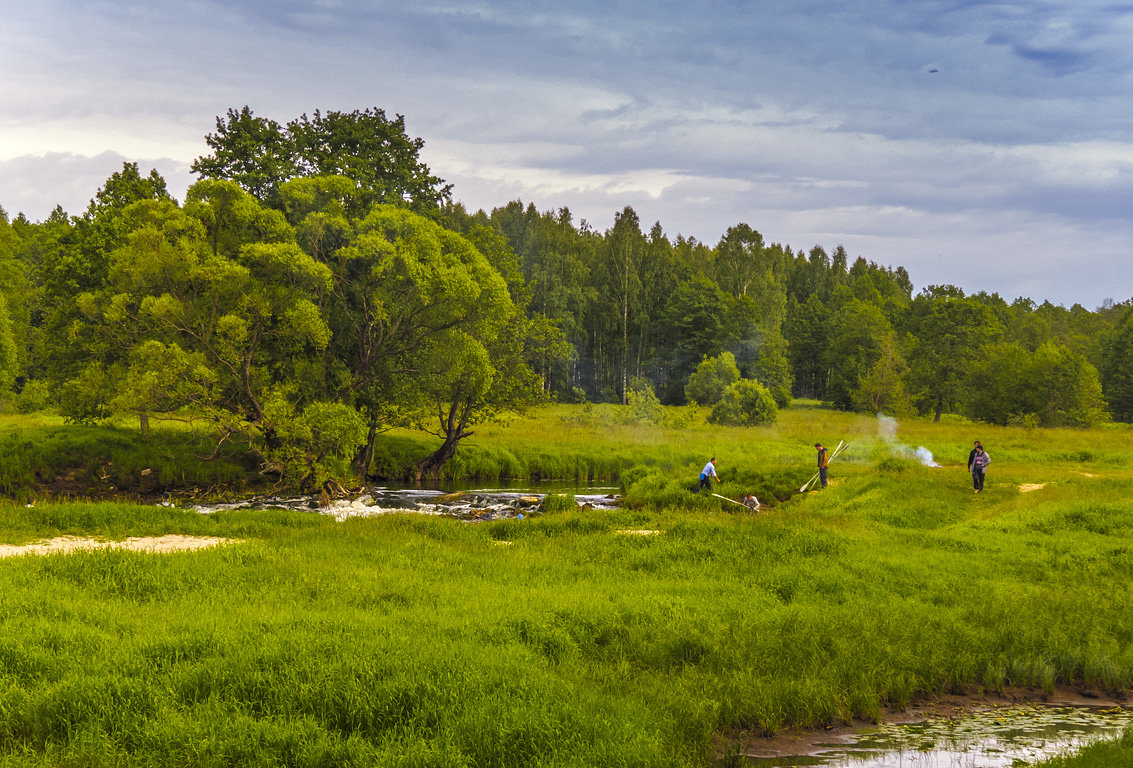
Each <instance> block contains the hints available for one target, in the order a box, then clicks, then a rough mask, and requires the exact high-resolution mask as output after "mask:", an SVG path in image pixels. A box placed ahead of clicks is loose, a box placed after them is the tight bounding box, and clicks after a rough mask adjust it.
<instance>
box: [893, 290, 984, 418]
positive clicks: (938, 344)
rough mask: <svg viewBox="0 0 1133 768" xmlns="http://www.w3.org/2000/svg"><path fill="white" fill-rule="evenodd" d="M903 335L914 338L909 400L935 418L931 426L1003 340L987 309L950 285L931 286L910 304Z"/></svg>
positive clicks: (910, 362) (911, 355)
mask: <svg viewBox="0 0 1133 768" xmlns="http://www.w3.org/2000/svg"><path fill="white" fill-rule="evenodd" d="M905 330H906V331H907V332H908V333H909V334H910V335H911V336H912V338H913V344H912V350H911V351H910V353H909V368H910V378H911V381H912V391H913V397H914V400H915V401H917V402H918V404H919V405H920V407H921V408H922V409H924V410H926V411H932V412H933V413H934V421H940V416H941V414H942V413H943V412H944V409H945V407H946V406H949V405H951V404H953V403H954V402H958V400H959V394H960V392H959V389H960V387H961V386H962V384H963V381H964V379H965V378H966V376H967V374H968V372H969V371H970V370H971V369H972V367H973V366H974V365H975V364H976V363H977V362H978V361H980V360H982V359H983V357H984V356H985V354H986V350H987V347H988V346H989V345H991V344H993V343H995V342H996V341H998V340H999V339H1000V337H1002V335H1003V326H1002V325H1001V324H1000V322H999V320H998V318H997V317H996V316H995V313H994V312H992V310H991V309H990V308H989V307H988V306H987V305H986V304H984V303H982V302H980V301H978V300H976V299H970V298H965V297H964V294H963V291H961V290H960V289H958V288H954V287H952V286H931V287H929V288H926V289H925V290H924V291H922V292H921V293H920V294H919V295H918V296H917V297H916V298H915V299H913V301H912V302H911V304H910V305H909V310H908V315H907V320H906V324H905Z"/></svg>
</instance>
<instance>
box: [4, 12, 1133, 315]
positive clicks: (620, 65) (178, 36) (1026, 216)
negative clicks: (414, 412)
mask: <svg viewBox="0 0 1133 768" xmlns="http://www.w3.org/2000/svg"><path fill="white" fill-rule="evenodd" d="M1131 34H1133V6H1129V5H1122V4H1115V3H1109V2H1105V1H1104V0H1074V1H1073V2H1071V1H1070V0H1035V1H1034V2H1027V3H1018V2H1003V1H1002V0H919V1H918V2H915V3H910V2H907V0H861V2H855V3H832V2H829V0H764V1H763V2H759V3H752V2H747V1H743V0H707V2H703V3H660V4H655V5H653V6H650V7H649V8H648V9H645V10H643V6H642V5H641V4H640V3H637V2H629V1H628V0H603V1H602V2H598V0H574V1H572V2H571V3H553V2H550V1H549V0H524V1H523V2H520V0H418V1H417V2H414V3H406V2H395V1H394V0H278V1H275V0H243V1H242V2H239V3H221V2H219V1H218V0H191V1H190V2H176V3H175V2H171V0H154V2H151V3H148V4H140V5H139V4H137V3H122V2H117V1H116V0H108V1H107V2H103V3H99V4H96V5H91V4H87V3H80V2H78V0H41V1H40V2H37V3H34V4H22V5H19V6H18V7H15V8H12V9H9V12H8V13H7V15H6V18H5V25H4V26H3V27H2V28H0V71H3V72H6V73H8V74H7V75H6V76H0V99H3V101H4V104H5V110H4V114H3V115H2V116H0V204H3V205H4V206H5V207H6V208H8V210H9V213H12V209H16V210H25V211H27V212H28V214H29V215H30V216H33V218H34V217H42V216H45V215H46V214H47V212H49V211H50V209H51V207H53V206H54V204H55V203H56V202H62V203H64V205H65V206H66V207H68V209H69V210H72V212H75V211H78V210H81V209H82V208H83V207H85V205H86V201H87V200H89V199H90V197H91V196H93V194H94V193H95V191H96V190H97V189H98V188H99V186H100V185H101V184H102V182H103V181H104V180H105V179H106V177H107V176H109V174H110V173H113V172H114V171H115V170H118V169H120V167H121V163H122V162H124V161H127V160H129V161H138V162H139V164H140V166H141V167H142V168H143V170H148V168H150V167H156V168H158V170H159V171H160V172H162V173H163V175H165V176H166V178H167V180H168V181H169V183H170V187H171V190H177V189H180V190H182V192H181V193H180V194H183V189H184V188H185V187H187V186H188V184H189V183H191V181H192V178H191V177H190V175H189V173H188V171H187V168H188V165H189V164H190V163H191V162H192V160H193V158H195V157H196V156H198V155H201V154H205V153H206V152H207V147H206V146H205V144H204V142H203V136H204V135H205V134H206V133H207V132H209V131H211V130H213V128H214V116H216V115H222V114H224V113H225V111H226V110H227V109H228V108H230V107H240V106H242V105H244V104H247V105H249V106H250V107H251V108H252V109H253V110H254V111H255V112H256V113H257V114H259V115H262V116H265V117H272V118H274V119H277V120H280V121H286V120H288V119H291V118H293V117H296V116H298V115H299V114H300V113H301V112H308V113H309V112H311V111H313V110H314V109H316V108H319V109H323V110H324V111H325V110H329V109H342V110H352V109H361V108H366V107H371V106H376V107H380V108H383V109H385V110H386V112H387V113H388V114H404V115H405V116H406V123H407V128H408V130H409V131H410V133H411V134H412V135H416V136H421V137H423V138H424V139H425V141H426V144H425V153H424V158H425V160H426V161H427V162H428V163H429V164H430V166H431V167H432V169H433V171H434V172H435V173H437V174H439V175H440V176H442V177H445V178H447V179H448V180H449V181H452V182H453V183H454V184H455V185H456V188H455V192H456V196H457V197H458V198H460V199H463V200H465V201H466V202H467V203H469V204H470V205H472V206H473V207H487V208H490V207H492V206H495V205H502V204H503V203H505V202H507V201H508V200H511V199H515V198H522V199H524V200H525V201H529V200H530V201H533V202H535V203H536V205H537V206H538V207H540V208H542V209H553V208H559V207H562V206H569V207H570V208H571V210H572V211H574V212H575V214H576V218H587V219H588V220H589V221H591V222H593V223H594V224H595V226H596V227H598V228H600V229H601V228H605V227H607V226H609V225H610V224H612V219H613V214H614V212H616V211H619V210H621V208H622V207H623V206H624V205H627V204H630V205H633V206H634V207H635V208H636V209H637V211H638V213H639V214H640V216H641V219H642V221H643V222H645V221H649V222H652V221H657V220H659V221H661V223H662V225H663V226H664V228H665V229H666V231H668V232H669V233H670V234H675V233H681V234H684V235H687V236H695V237H697V238H698V239H701V240H703V241H706V242H714V241H715V240H716V239H717V238H718V237H719V236H720V235H721V234H722V233H723V232H724V230H725V229H726V228H727V227H728V226H731V225H733V224H736V223H738V222H740V221H745V222H747V223H749V224H750V225H752V226H754V227H756V228H758V229H760V230H761V231H762V232H763V233H764V234H765V236H766V237H767V238H768V239H769V240H772V241H779V242H784V243H787V244H790V245H792V246H794V247H805V248H809V247H810V246H811V245H814V244H822V245H824V246H826V247H828V248H829V247H833V246H834V245H837V244H839V243H842V244H844V245H846V247H847V248H848V249H849V250H851V252H852V253H853V254H854V255H862V256H865V257H866V258H869V259H872V260H876V261H880V262H882V263H890V264H905V265H906V266H908V267H909V268H910V272H911V273H912V275H913V278H914V280H915V281H916V282H917V283H918V285H922V284H924V283H925V282H926V281H933V282H953V283H957V284H965V285H969V284H970V285H973V286H976V285H977V283H978V282H979V280H981V279H982V280H986V281H987V284H988V286H989V287H993V288H994V289H995V290H999V291H1001V292H1003V293H1005V294H1014V293H1021V292H1022V288H1023V287H1026V289H1027V290H1028V291H1032V292H1033V294H1034V296H1035V297H1036V298H1039V299H1042V298H1053V299H1055V300H1065V301H1090V296H1091V295H1095V294H1096V298H1094V299H1093V301H1095V302H1096V301H1099V300H1100V299H1101V298H1103V296H1101V295H1100V294H1101V293H1102V292H1107V293H1108V292H1115V293H1117V294H1118V297H1122V294H1133V276H1130V277H1124V276H1123V274H1121V273H1122V270H1121V269H1120V265H1122V264H1123V263H1124V261H1123V259H1124V258H1125V254H1126V253H1128V252H1129V250H1130V247H1131V246H1133V234H1129V233H1127V232H1126V231H1125V229H1126V228H1124V227H1123V226H1122V225H1121V222H1122V221H1123V220H1124V218H1125V216H1126V211H1128V209H1129V204H1130V202H1133V194H1131V192H1133V184H1131V167H1133V165H1131V162H1133V157H1131V151H1130V148H1131V147H1133V136H1131V135H1130V129H1129V121H1128V104H1129V100H1130V97H1131V96H1133V93H1130V91H1131V90H1133V77H1131V76H1130V75H1131V73H1133V66H1131V64H1133V52H1131V50H1130V48H1129V46H1128V42H1127V41H1128V39H1129V38H1130V35H1131ZM934 69H935V70H937V71H936V72H934V73H931V74H930V70H934ZM12 73H19V76H18V77H17V76H15V75H13V74H12ZM146 158H153V159H151V160H147V159H146ZM174 194H175V195H178V194H179V193H178V192H177V191H174ZM1087 244H1088V245H1087ZM1086 252H1088V253H1089V254H1090V258H1091V259H1096V262H1095V263H1094V265H1095V266H1096V267H1097V269H1098V270H1099V271H1100V272H1101V273H1104V274H1106V276H1107V279H1106V280H1105V285H1104V286H1103V285H1095V286H1093V287H1092V288H1091V287H1090V286H1089V285H1088V284H1087V281H1088V280H1090V279H1091V278H1090V273H1089V272H1087V271H1085V270H1082V269H1079V268H1077V267H1073V266H1068V263H1069V262H1070V261H1071V260H1072V259H1078V258H1083V254H1084V253H1086ZM1107 265H1108V268H1107ZM949 270H953V271H952V272H949ZM1126 271H1127V270H1126ZM922 275H923V277H922ZM1095 282H1097V281H1095ZM977 287H978V286H977ZM1091 291H1092V292H1093V293H1091Z"/></svg>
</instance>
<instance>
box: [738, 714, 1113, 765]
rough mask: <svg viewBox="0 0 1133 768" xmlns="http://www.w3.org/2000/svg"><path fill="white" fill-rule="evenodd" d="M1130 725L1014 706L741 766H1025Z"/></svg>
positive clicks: (886, 728) (886, 729)
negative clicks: (804, 753) (809, 752)
mask: <svg viewBox="0 0 1133 768" xmlns="http://www.w3.org/2000/svg"><path fill="white" fill-rule="evenodd" d="M1129 727H1133V712H1130V711H1128V710H1124V709H1119V708H1114V709H1096V708H1081V707H1016V708H1010V709H996V710H988V711H984V712H977V713H973V714H971V715H969V716H966V717H964V718H961V719H957V720H942V721H934V722H930V723H919V724H903V725H902V724H893V725H882V726H878V727H876V728H872V729H870V730H868V731H863V732H861V733H857V734H854V735H852V736H848V737H846V739H845V740H844V741H842V742H839V743H830V744H822V745H820V749H819V750H817V751H815V752H813V753H812V754H809V755H794V756H781V757H771V758H755V757H748V758H746V759H745V760H744V761H743V763H742V764H743V765H744V766H745V767H747V768H754V767H755V766H760V768H780V767H782V768H786V767H787V766H802V765H820V766H826V768H946V767H947V768H1004V767H1010V766H1019V765H1026V764H1031V763H1035V762H1039V761H1041V760H1044V759H1047V758H1049V757H1053V756H1055V755H1058V754H1064V753H1068V752H1076V751H1078V750H1080V749H1081V748H1082V747H1084V746H1086V745H1087V744H1089V743H1091V742H1094V741H1098V740H1102V739H1116V738H1119V737H1120V736H1121V734H1122V732H1123V731H1124V729H1126V728H1129Z"/></svg>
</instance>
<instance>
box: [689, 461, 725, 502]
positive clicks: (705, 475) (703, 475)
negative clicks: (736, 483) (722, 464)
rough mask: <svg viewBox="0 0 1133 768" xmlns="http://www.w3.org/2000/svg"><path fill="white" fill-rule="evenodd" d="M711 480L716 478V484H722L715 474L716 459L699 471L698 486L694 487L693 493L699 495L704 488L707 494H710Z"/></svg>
mask: <svg viewBox="0 0 1133 768" xmlns="http://www.w3.org/2000/svg"><path fill="white" fill-rule="evenodd" d="M712 478H716V482H718V483H722V482H724V481H723V480H721V479H720V476H719V475H717V474H716V457H715V456H713V457H712V459H711V460H710V461H709V462H708V463H707V464H705V465H704V469H702V470H700V485H698V486H696V490H695V491H694V493H700V489H701V488H704V489H705V490H707V491H708V492H709V493H712Z"/></svg>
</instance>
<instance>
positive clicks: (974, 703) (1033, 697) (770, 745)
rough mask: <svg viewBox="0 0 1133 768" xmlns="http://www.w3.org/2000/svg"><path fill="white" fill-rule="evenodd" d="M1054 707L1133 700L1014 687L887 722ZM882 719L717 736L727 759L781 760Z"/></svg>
mask: <svg viewBox="0 0 1133 768" xmlns="http://www.w3.org/2000/svg"><path fill="white" fill-rule="evenodd" d="M1028 704H1031V705H1035V706H1049V707H1104V708H1109V707H1122V708H1126V709H1127V708H1129V707H1130V703H1129V701H1128V700H1127V697H1126V696H1125V695H1124V694H1121V695H1118V696H1112V695H1109V694H1103V693H1099V692H1096V691H1088V690H1072V689H1066V690H1057V691H1055V692H1054V693H1053V694H1049V695H1048V694H1044V693H1043V692H1042V691H1011V692H1006V693H1003V694H978V695H969V696H956V695H947V696H939V697H937V698H935V699H932V700H926V701H918V702H914V703H911V704H910V705H909V706H908V708H907V709H904V710H900V711H897V710H887V711H885V712H884V713H883V715H882V718H881V719H882V721H883V722H887V723H924V722H929V721H932V720H956V719H959V718H960V717H963V716H965V715H969V714H972V713H975V712H984V711H988V710H995V709H1002V708H1005V707H1019V706H1025V705H1028ZM873 725H876V723H873V722H870V721H868V720H855V721H854V722H851V723H839V724H837V725H832V726H827V727H826V728H815V729H798V730H794V731H783V732H781V733H776V734H774V735H772V736H765V735H760V734H758V733H754V732H751V731H738V732H735V731H734V732H731V733H723V734H719V735H717V737H716V739H715V741H716V745H715V746H716V750H715V751H716V755H717V758H718V759H723V758H724V757H725V756H726V755H735V754H739V755H744V756H746V757H755V758H777V757H788V756H810V755H815V754H817V753H819V752H821V751H823V750H825V749H828V748H829V747H830V745H831V744H838V743H842V742H845V741H848V740H849V739H850V738H851V737H852V736H853V735H854V734H856V733H859V732H861V731H863V730H865V729H867V728H870V727H871V726H873Z"/></svg>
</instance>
